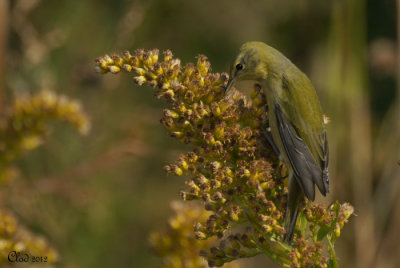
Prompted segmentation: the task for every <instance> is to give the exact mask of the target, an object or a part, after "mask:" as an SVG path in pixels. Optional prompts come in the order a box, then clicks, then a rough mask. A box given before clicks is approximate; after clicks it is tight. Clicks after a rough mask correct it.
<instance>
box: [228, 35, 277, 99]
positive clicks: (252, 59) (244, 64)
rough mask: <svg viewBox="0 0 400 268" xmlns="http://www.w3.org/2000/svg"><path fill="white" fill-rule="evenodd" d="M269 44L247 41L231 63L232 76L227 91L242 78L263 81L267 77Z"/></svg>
mask: <svg viewBox="0 0 400 268" xmlns="http://www.w3.org/2000/svg"><path fill="white" fill-rule="evenodd" d="M269 48H270V47H269V46H267V45H266V44H264V43H262V42H247V43H245V44H243V45H242V47H241V48H240V52H239V54H238V55H237V56H236V58H235V60H234V61H233V63H232V65H231V71H230V78H229V81H228V84H227V86H226V88H225V92H227V91H228V90H229V89H230V88H231V87H232V86H233V85H234V83H235V82H237V81H241V80H255V81H261V80H263V79H266V78H267V75H268V70H267V64H266V63H267V61H268V51H269Z"/></svg>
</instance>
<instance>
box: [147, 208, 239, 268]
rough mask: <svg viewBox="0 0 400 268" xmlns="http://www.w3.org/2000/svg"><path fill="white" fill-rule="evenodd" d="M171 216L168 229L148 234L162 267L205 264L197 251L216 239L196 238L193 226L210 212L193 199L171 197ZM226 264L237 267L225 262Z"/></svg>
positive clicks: (203, 266)
mask: <svg viewBox="0 0 400 268" xmlns="http://www.w3.org/2000/svg"><path fill="white" fill-rule="evenodd" d="M171 207H172V210H173V212H174V216H173V217H171V218H170V219H169V221H168V229H167V230H166V231H165V232H163V233H159V232H155V233H152V234H151V236H150V243H151V245H152V248H153V250H154V252H155V253H156V254H157V255H158V256H160V257H161V258H162V267H164V268H185V267H198V268H206V267H207V262H206V260H205V259H204V258H202V257H201V256H200V255H199V252H200V250H202V249H204V248H209V247H211V245H212V243H213V242H214V240H215V239H209V240H198V239H196V238H195V235H194V233H193V226H194V224H196V223H197V222H198V221H199V220H200V221H204V220H206V219H207V218H208V216H209V215H210V212H208V211H205V210H204V209H203V208H202V207H200V206H199V205H197V204H195V203H186V202H185V203H183V202H178V201H174V202H172V203H171ZM224 267H225V268H228V267H230V268H233V267H238V266H236V265H227V266H224Z"/></svg>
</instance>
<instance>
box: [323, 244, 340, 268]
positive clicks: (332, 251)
mask: <svg viewBox="0 0 400 268" xmlns="http://www.w3.org/2000/svg"><path fill="white" fill-rule="evenodd" d="M326 240H327V241H328V251H329V254H330V255H331V261H332V264H333V268H339V265H338V262H337V259H336V253H335V249H334V246H333V244H332V242H331V238H330V237H329V236H327V237H326Z"/></svg>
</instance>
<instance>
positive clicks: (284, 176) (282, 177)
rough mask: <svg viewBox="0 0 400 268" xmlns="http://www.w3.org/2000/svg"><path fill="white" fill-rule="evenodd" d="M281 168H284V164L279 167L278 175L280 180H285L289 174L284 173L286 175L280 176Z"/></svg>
mask: <svg viewBox="0 0 400 268" xmlns="http://www.w3.org/2000/svg"><path fill="white" fill-rule="evenodd" d="M283 167H284V164H283V163H282V162H281V164H280V165H279V175H280V176H281V179H282V180H284V179H286V178H287V177H288V176H289V174H288V173H287V172H286V175H282V169H283Z"/></svg>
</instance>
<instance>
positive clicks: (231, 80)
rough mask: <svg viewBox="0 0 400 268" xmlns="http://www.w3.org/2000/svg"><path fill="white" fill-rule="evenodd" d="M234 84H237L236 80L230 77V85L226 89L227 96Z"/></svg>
mask: <svg viewBox="0 0 400 268" xmlns="http://www.w3.org/2000/svg"><path fill="white" fill-rule="evenodd" d="M234 83H235V78H233V77H230V78H229V80H228V84H227V85H226V88H225V94H226V93H227V92H228V91H229V90H230V89H231V87H232V86H233V84H234Z"/></svg>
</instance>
